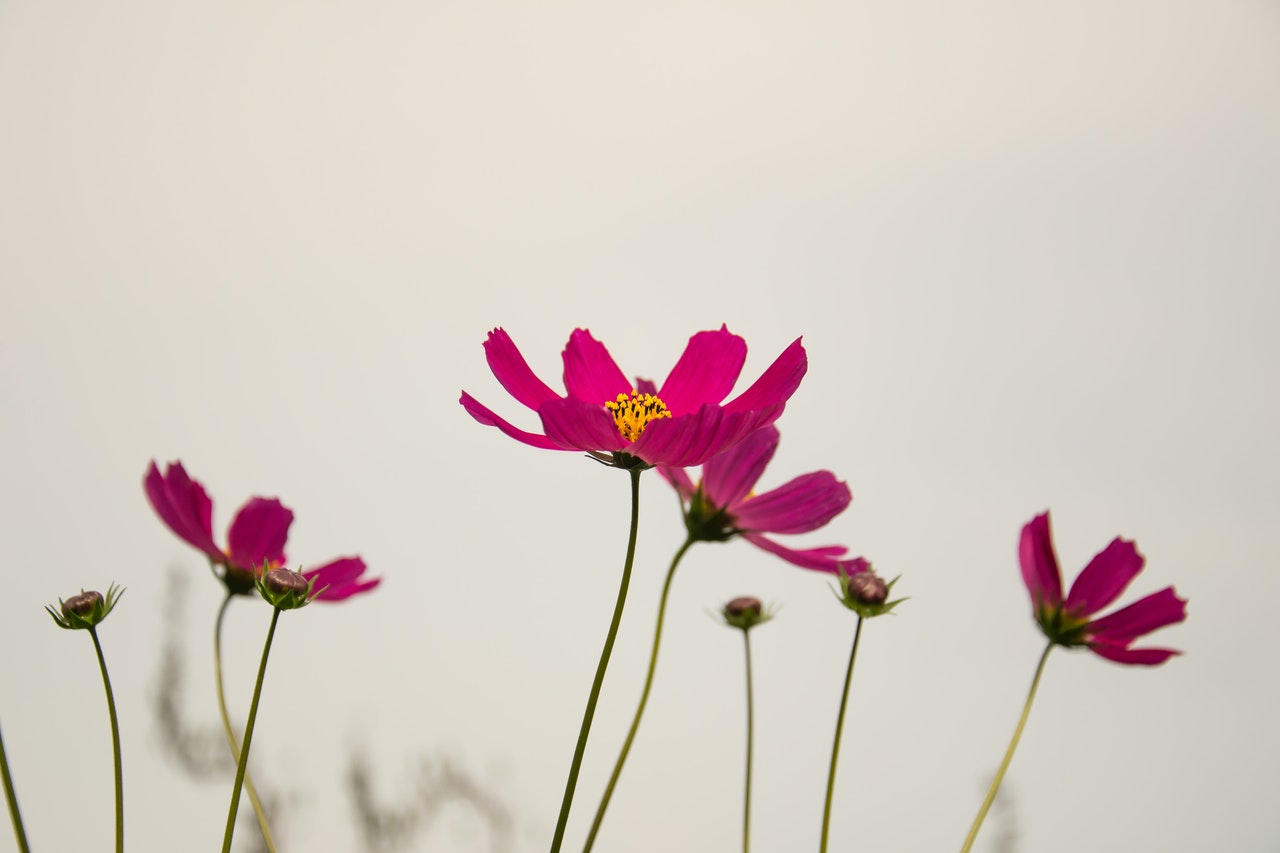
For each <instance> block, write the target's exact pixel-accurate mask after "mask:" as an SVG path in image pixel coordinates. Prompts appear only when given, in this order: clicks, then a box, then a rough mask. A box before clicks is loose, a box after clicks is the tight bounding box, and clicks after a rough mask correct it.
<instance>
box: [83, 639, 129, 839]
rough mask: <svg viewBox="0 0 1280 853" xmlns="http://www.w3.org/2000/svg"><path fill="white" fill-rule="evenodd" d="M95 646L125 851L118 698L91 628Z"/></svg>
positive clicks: (120, 836)
mask: <svg viewBox="0 0 1280 853" xmlns="http://www.w3.org/2000/svg"><path fill="white" fill-rule="evenodd" d="M89 636H90V637H92V638H93V648H94V650H95V651H97V653H98V666H99V667H100V668H101V669H102V684H103V686H104V687H105V688H106V691H107V713H108V715H110V717H111V748H112V750H113V751H114V753H115V765H116V768H115V776H116V853H124V773H123V772H122V770H121V767H120V721H119V720H118V719H116V699H115V696H113V695H112V693H111V676H109V675H107V659H106V658H105V657H103V656H102V643H100V642H98V629H97V628H96V627H95V628H90V629H89Z"/></svg>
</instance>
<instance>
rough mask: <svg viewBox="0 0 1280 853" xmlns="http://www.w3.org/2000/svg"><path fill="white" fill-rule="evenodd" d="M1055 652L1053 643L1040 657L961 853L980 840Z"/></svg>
mask: <svg viewBox="0 0 1280 853" xmlns="http://www.w3.org/2000/svg"><path fill="white" fill-rule="evenodd" d="M1051 651H1053V643H1049V645H1047V646H1045V647H1044V654H1042V655H1040V663H1039V665H1038V666H1036V674H1035V677H1034V678H1032V679H1031V690H1030V691H1028V692H1027V701H1026V704H1024V705H1023V706H1022V716H1021V717H1019V718H1018V727H1017V728H1015V729H1014V730H1013V739H1012V740H1010V741H1009V748H1008V749H1007V750H1005V753H1004V760H1003V761H1001V762H1000V769H999V770H997V771H996V776H995V778H994V779H992V780H991V787H990V788H988V789H987V798H986V799H985V800H983V801H982V808H980V809H978V816H977V817H976V818H974V819H973V826H972V827H970V829H969V836H968V837H967V838H965V840H964V846H963V847H961V848H960V853H969V850H970V849H972V848H973V842H975V841H977V840H978V830H979V829H981V828H982V822H983V821H984V820H985V819H986V817H987V812H988V811H989V810H990V809H991V804H992V803H994V802H995V800H996V792H997V791H999V790H1000V783H1001V782H1002V781H1003V780H1004V774H1005V771H1006V770H1008V769H1009V762H1011V761H1012V760H1013V751H1014V750H1015V749H1017V748H1018V741H1019V740H1021V739H1022V729H1023V728H1024V727H1025V726H1026V725H1027V717H1028V716H1030V715H1031V703H1032V702H1033V701H1034V700H1035V698H1036V689H1037V688H1039V686H1040V676H1041V675H1043V674H1044V665H1045V662H1046V661H1048V660H1049V652H1051Z"/></svg>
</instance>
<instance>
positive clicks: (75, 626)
mask: <svg viewBox="0 0 1280 853" xmlns="http://www.w3.org/2000/svg"><path fill="white" fill-rule="evenodd" d="M123 594H124V590H123V589H122V588H120V587H117V586H116V585H115V584H111V586H109V587H108V588H107V594H106V595H105V596H104V595H103V594H102V593H100V592H97V591H96V590H95V591H90V592H85V591H84V590H81V591H80V594H79V595H73V596H71V597H70V598H68V599H67V600H66V601H62V600H61V599H59V600H58V607H57V608H54V607H52V606H46V607H45V610H46V611H47V612H48V613H49V615H50V616H51V617H52V618H53V621H54V623H55V624H57V626H58V627H59V628H64V629H66V630H68V631H88V632H89V636H90V637H92V638H93V649H94V651H95V652H97V654H98V667H99V669H101V670H102V685H103V688H104V689H105V690H106V692H107V715H108V716H109V717H110V718H111V747H112V753H113V756H114V759H115V761H114V763H115V786H116V853H124V773H123V771H122V769H121V766H120V720H119V718H117V716H116V699H115V695H114V694H113V693H112V692H111V676H110V675H108V674H107V659H106V657H105V656H103V654H102V643H101V642H99V641H98V623H100V622H101V621H102V620H103V619H106V618H107V616H109V615H110V614H111V611H112V610H114V609H115V606H116V602H118V601H119V600H120V596H121V595H123ZM5 777H6V790H7V788H8V771H7V769H6V771H5ZM10 804H11V807H12V808H13V809H14V810H15V814H16V808H17V807H16V805H15V804H14V803H13V800H10Z"/></svg>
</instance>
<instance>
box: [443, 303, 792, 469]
mask: <svg viewBox="0 0 1280 853" xmlns="http://www.w3.org/2000/svg"><path fill="white" fill-rule="evenodd" d="M484 350H485V358H486V359H487V360H488V362H489V368H490V369H491V370H492V371H493V375H494V376H495V377H497V379H498V382H499V383H501V385H502V387H503V388H505V389H506V390H507V393H509V394H510V395H511V396H512V397H514V398H515V399H516V401H517V402H520V403H522V404H524V405H525V406H526V407H527V408H529V409H531V410H533V411H534V412H535V413H537V415H538V417H539V419H540V420H541V422H542V429H543V431H542V432H541V433H537V432H527V431H525V430H522V429H520V428H518V427H516V426H514V425H512V424H511V423H510V422H508V421H507V420H505V419H504V418H501V417H499V416H498V415H496V414H494V412H493V411H491V410H490V409H488V408H486V407H485V406H483V405H482V404H480V403H479V402H478V401H477V400H476V399H475V398H474V397H472V396H471V395H470V394H468V393H467V392H465V391H464V392H462V397H461V398H460V399H459V401H458V402H460V403H461V404H462V406H463V408H465V409H466V410H467V413H468V414H470V415H471V417H473V418H475V419H476V420H477V421H478V422H480V423H482V424H484V425H486V426H492V427H497V428H498V429H499V430H501V431H502V432H503V433H505V434H506V435H508V436H510V437H512V438H514V439H516V440H517V441H520V442H523V443H524V444H528V445H530V446H532V447H540V448H543V449H546V450H578V451H585V452H587V453H589V454H591V455H593V456H595V457H596V458H597V459H600V460H601V461H603V462H608V463H609V464H611V465H614V466H616V467H622V468H633V467H638V466H644V467H649V466H655V465H661V466H680V467H683V466H687V465H700V464H702V463H703V462H705V461H707V460H708V459H710V458H711V457H713V456H715V455H716V454H718V453H720V452H722V451H724V450H726V449H728V448H730V447H732V446H733V445H735V444H737V443H738V442H739V441H741V440H742V439H744V438H746V437H747V436H748V435H750V434H751V433H753V432H755V431H756V430H757V429H760V428H761V427H764V426H768V425H769V424H771V423H773V422H774V421H775V420H777V419H778V417H779V416H780V415H781V414H782V410H783V408H784V407H785V406H786V402H787V400H788V399H790V397H791V395H792V394H793V393H795V390H796V388H798V387H799V386H800V380H801V379H802V378H803V377H804V374H805V371H806V369H807V368H808V361H807V358H806V356H805V351H804V347H803V346H801V344H800V339H799V338H797V339H796V340H795V342H794V343H792V344H791V346H789V347H787V348H786V350H784V351H783V353H782V354H781V355H780V356H778V358H777V359H776V360H775V361H774V362H773V364H772V365H770V366H769V368H768V369H767V370H766V371H765V372H764V374H762V375H761V376H760V378H759V379H757V380H756V381H755V383H754V384H752V385H751V387H749V388H748V389H747V390H746V391H744V392H742V393H741V394H739V395H738V396H737V397H735V398H734V399H732V400H730V401H729V402H728V403H723V400H724V399H725V397H727V396H728V395H729V392H730V391H732V390H733V386H734V385H735V384H736V383H737V381H738V376H739V374H740V373H741V372H742V366H743V364H744V363H745V361H746V357H747V345H746V342H745V341H744V340H743V339H742V338H740V337H738V336H737V335H734V334H731V333H730V332H729V330H728V329H727V328H726V327H724V326H721V327H720V329H719V330H718V331H708V332H699V333H697V334H696V335H694V336H693V337H691V338H690V339H689V343H688V345H687V346H686V347H685V350H684V354H683V355H681V356H680V360H679V361H677V362H676V365H675V367H674V368H672V370H671V373H670V374H669V375H668V376H667V378H666V381H664V382H663V383H662V386H661V387H660V388H659V387H656V386H654V385H653V383H651V382H645V381H642V380H639V379H637V380H636V382H635V383H632V382H631V381H629V380H628V379H627V377H626V375H625V374H624V373H623V372H622V370H621V369H620V368H619V367H618V365H617V364H616V363H615V362H614V360H613V358H612V357H611V356H610V355H609V351H608V350H606V349H605V347H604V345H603V344H601V343H600V342H599V341H597V340H596V339H595V338H593V337H592V336H591V333H590V332H588V331H587V330H585V329H575V330H574V332H573V334H572V335H570V336H569V343H568V344H567V345H566V346H565V349H564V354H563V355H564V384H565V388H566V390H567V392H568V393H567V394H563V395H562V394H560V393H558V392H556V391H554V390H553V389H551V388H550V387H549V386H548V385H547V384H546V383H544V382H543V381H542V380H541V379H539V378H538V377H537V376H535V375H534V373H533V371H532V370H531V369H530V368H529V365H528V364H527V363H526V362H525V360H524V357H523V356H521V355H520V351H519V350H518V349H516V345H515V344H514V343H513V342H512V340H511V338H510V337H509V336H508V335H507V333H506V332H505V331H503V330H502V329H494V330H493V331H492V332H490V333H489V337H488V340H486V341H485V344H484Z"/></svg>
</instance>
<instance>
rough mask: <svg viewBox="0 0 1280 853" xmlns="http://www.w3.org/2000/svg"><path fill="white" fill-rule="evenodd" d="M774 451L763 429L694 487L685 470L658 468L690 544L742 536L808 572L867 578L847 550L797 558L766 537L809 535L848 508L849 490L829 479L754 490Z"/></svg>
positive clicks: (813, 551) (719, 459)
mask: <svg viewBox="0 0 1280 853" xmlns="http://www.w3.org/2000/svg"><path fill="white" fill-rule="evenodd" d="M777 449H778V430H777V428H776V427H773V426H768V427H765V428H763V429H760V430H757V431H755V432H753V433H752V434H751V435H749V436H747V437H746V438H745V439H743V440H742V441H740V442H739V443H738V444H736V445H734V446H733V447H731V448H730V449H729V450H726V451H725V452H724V453H721V454H720V455H719V456H713V457H712V458H711V459H710V460H708V461H707V463H706V464H705V465H703V466H702V480H701V482H699V483H697V484H695V483H694V482H693V480H692V479H690V477H689V474H688V473H687V472H686V471H685V470H684V469H683V468H660V469H659V472H660V473H661V474H662V476H663V477H664V478H666V480H667V482H669V483H671V485H673V486H675V488H676V491H678V492H679V493H680V497H681V499H682V500H683V502H684V504H685V523H686V525H687V526H688V528H689V533H690V535H691V536H693V537H694V538H695V539H702V540H708V541H724V540H726V539H729V538H731V537H733V536H741V537H742V538H743V539H746V540H747V541H748V542H750V543H752V544H753V545H755V546H757V547H759V548H763V549H764V550H766V551H768V552H769V553H771V554H776V555H778V556H779V557H781V558H782V559H784V560H786V561H788V562H790V563H794V564H795V565H797V566H800V567H802V568H806V569H813V570H815V571H820V572H829V573H831V574H836V573H837V572H839V571H840V570H841V569H843V570H844V573H845V574H846V575H853V574H857V573H858V572H863V571H866V569H867V567H868V566H869V565H870V564H869V563H868V562H867V561H866V560H864V559H863V558H862V557H852V558H849V557H846V556H845V554H846V553H848V550H849V549H847V548H845V547H844V546H841V545H828V546H825V547H820V548H805V549H800V550H797V549H795V548H788V547H787V546H785V545H781V544H779V543H777V542H775V541H774V540H772V539H770V538H769V537H768V536H765V535H764V534H766V533H774V534H791V533H808V532H809V531H811V530H817V529H818V528H819V527H822V526H824V525H826V523H827V522H829V521H830V520H831V519H833V518H835V517H836V516H837V515H839V514H840V513H842V512H844V510H845V508H846V507H848V506H849V502H850V501H852V500H853V496H852V495H851V494H850V493H849V487H848V486H847V485H846V484H845V483H843V482H842V481H840V480H837V479H836V477H835V475H834V474H832V473H831V472H830V471H814V472H813V473H811V474H802V475H801V476H799V477H796V478H795V479H794V480H791V481H790V482H788V483H785V484H783V485H781V486H779V487H778V488H776V489H772V490H770V491H767V492H764V493H762V494H758V495H757V494H755V493H754V492H753V491H752V490H753V489H754V488H755V485H756V482H757V481H758V480H759V479H760V476H761V475H762V474H763V473H764V469H765V467H766V466H767V465H768V464H769V460H770V459H772V458H773V454H774V451H776V450H777Z"/></svg>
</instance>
